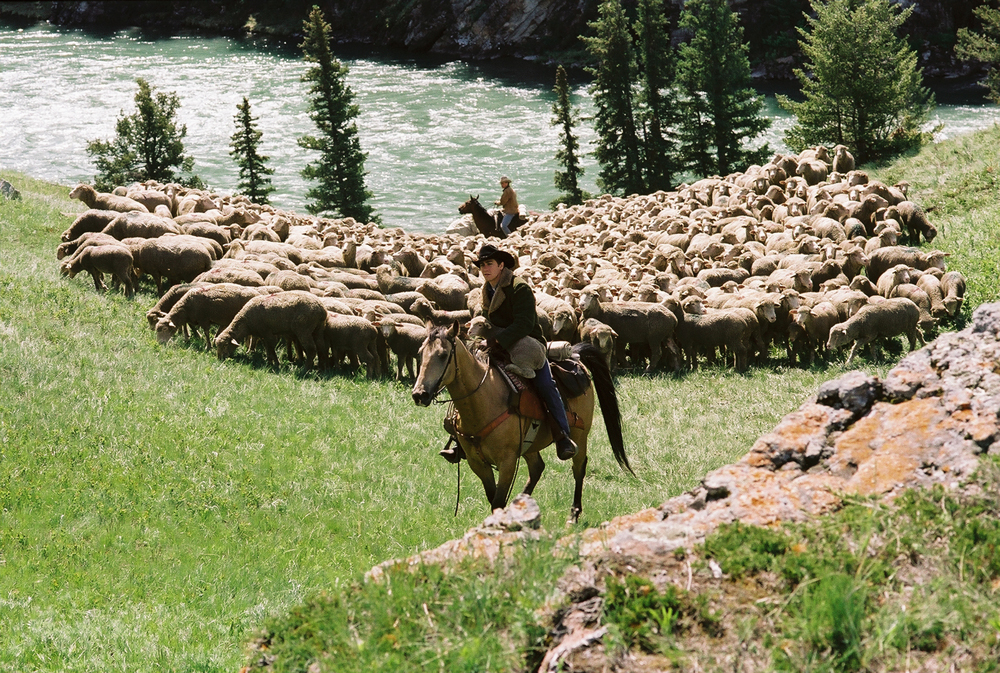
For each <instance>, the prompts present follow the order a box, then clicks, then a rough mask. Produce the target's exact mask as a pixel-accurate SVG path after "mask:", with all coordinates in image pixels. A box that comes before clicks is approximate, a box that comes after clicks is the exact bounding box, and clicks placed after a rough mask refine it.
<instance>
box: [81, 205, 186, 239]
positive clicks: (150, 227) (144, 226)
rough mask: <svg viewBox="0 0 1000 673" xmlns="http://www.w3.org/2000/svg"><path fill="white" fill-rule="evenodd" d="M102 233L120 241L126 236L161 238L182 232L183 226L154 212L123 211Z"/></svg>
mask: <svg viewBox="0 0 1000 673" xmlns="http://www.w3.org/2000/svg"><path fill="white" fill-rule="evenodd" d="M101 231H102V233H105V234H108V235H109V236H114V237H115V238H117V239H118V240H119V241H121V240H124V239H126V238H159V237H160V236H163V235H165V234H180V233H181V228H180V225H178V224H177V223H176V222H174V221H173V220H169V219H167V218H165V217H160V216H159V215H153V214H152V213H137V212H130V213H121V214H120V215H118V216H117V217H116V218H115V219H113V220H111V222H108V224H107V226H105V227H104V229H102V230H101Z"/></svg>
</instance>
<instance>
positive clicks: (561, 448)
mask: <svg viewBox="0 0 1000 673" xmlns="http://www.w3.org/2000/svg"><path fill="white" fill-rule="evenodd" d="M578 450H579V447H577V445H576V442H574V441H573V440H572V439H570V438H569V437H565V436H564V437H560V438H559V439H557V440H556V456H557V457H558V458H559V460H569V459H570V458H572V457H574V456H575V455H576V453H577V451H578Z"/></svg>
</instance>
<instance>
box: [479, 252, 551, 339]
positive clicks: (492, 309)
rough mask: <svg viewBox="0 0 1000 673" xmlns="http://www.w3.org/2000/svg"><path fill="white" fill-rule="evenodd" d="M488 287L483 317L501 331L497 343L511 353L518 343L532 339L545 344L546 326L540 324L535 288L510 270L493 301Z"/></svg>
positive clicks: (496, 337)
mask: <svg viewBox="0 0 1000 673" xmlns="http://www.w3.org/2000/svg"><path fill="white" fill-rule="evenodd" d="M486 285H489V283H487V284H486ZM486 285H484V286H483V315H485V316H486V318H487V319H488V320H489V321H490V324H491V325H493V326H494V327H495V328H497V331H496V333H495V335H494V338H495V339H496V340H497V343H499V344H500V345H501V346H502V347H503V348H504V350H507V351H509V350H510V347H511V346H512V345H514V344H515V343H516V342H518V341H520V340H521V339H523V338H524V337H526V336H530V337H532V338H534V339H537V340H538V341H539V342H541V343H542V344H543V345H544V344H545V335H544V334H542V326H541V325H539V324H538V314H537V313H536V312H535V293H534V291H532V289H531V286H530V285H528V284H527V283H526V282H524V281H523V280H521V279H520V278H516V277H515V276H514V272H513V271H512V270H510V269H507V268H505V269H504V270H503V272H502V275H501V276H500V283H499V284H498V286H497V290H496V294H494V295H493V299H492V300H490V298H489V292H488V290H487V288H486Z"/></svg>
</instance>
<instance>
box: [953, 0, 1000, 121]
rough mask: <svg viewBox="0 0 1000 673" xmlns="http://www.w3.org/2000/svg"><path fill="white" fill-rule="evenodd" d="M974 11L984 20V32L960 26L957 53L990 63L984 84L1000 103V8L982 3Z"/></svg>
mask: <svg viewBox="0 0 1000 673" xmlns="http://www.w3.org/2000/svg"><path fill="white" fill-rule="evenodd" d="M972 13H973V14H975V15H976V17H978V18H979V20H980V21H981V22H982V24H983V32H982V33H976V32H973V31H971V30H969V29H968V28H960V29H959V31H958V43H957V44H956V45H955V53H956V54H958V57H959V58H960V59H962V60H964V61H983V62H984V63H988V64H989V66H990V70H989V73H988V74H987V75H986V81H985V82H984V83H983V86H985V87H986V88H987V89H988V90H989V97H990V99H991V100H992V101H993V102H994V103H997V104H998V105H1000V9H993V8H991V7H989V6H987V5H982V6H980V7H977V8H976V9H974V10H972Z"/></svg>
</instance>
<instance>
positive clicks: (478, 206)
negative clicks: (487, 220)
mask: <svg viewBox="0 0 1000 673" xmlns="http://www.w3.org/2000/svg"><path fill="white" fill-rule="evenodd" d="M468 203H469V205H470V206H472V207H473V208H474V209H476V210H478V211H479V212H480V213H481V214H483V215H485V216H486V217H489V216H490V213H489V211H488V210H486V207H485V206H483V204H481V203H479V197H478V196H472V195H471V194H470V195H469V201H468Z"/></svg>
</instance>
